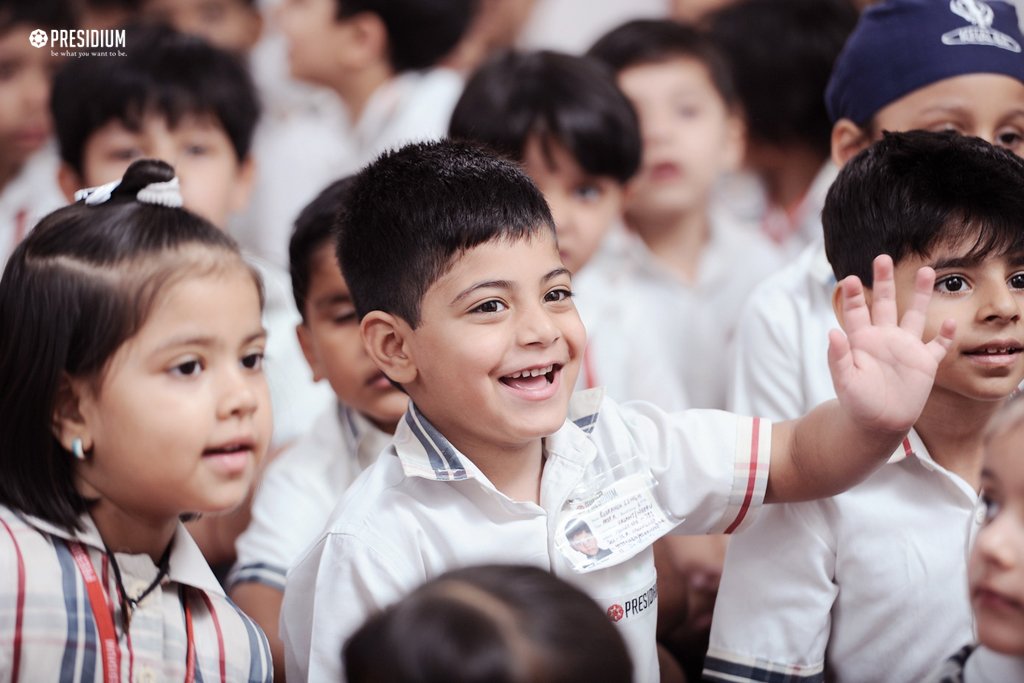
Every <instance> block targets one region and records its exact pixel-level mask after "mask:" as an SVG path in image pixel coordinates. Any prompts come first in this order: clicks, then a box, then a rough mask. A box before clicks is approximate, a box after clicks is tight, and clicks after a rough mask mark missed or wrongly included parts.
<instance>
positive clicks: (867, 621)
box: [705, 131, 1024, 682]
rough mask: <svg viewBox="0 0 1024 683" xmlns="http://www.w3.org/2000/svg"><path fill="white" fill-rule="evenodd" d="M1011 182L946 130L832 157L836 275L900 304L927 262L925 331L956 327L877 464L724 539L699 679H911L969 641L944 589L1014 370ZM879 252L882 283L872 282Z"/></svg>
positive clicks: (1022, 298) (988, 151)
mask: <svg viewBox="0 0 1024 683" xmlns="http://www.w3.org/2000/svg"><path fill="white" fill-rule="evenodd" d="M1021 187H1024V161H1022V160H1021V159H1020V158H1019V157H1017V156H1015V155H1013V154H1011V153H1010V152H1008V151H1006V150H1003V149H999V148H997V147H993V146H992V145H990V144H989V143H987V142H985V141H984V140H981V139H979V138H973V137H962V136H959V135H957V134H955V133H952V132H946V133H931V132H926V131H911V132H907V133H888V134H886V136H885V137H884V138H883V139H882V140H881V141H879V142H877V143H875V144H874V145H873V146H871V147H870V148H868V149H867V150H865V151H864V152H861V153H860V154H859V155H858V156H856V157H855V158H854V159H852V160H851V161H850V162H849V163H848V164H847V165H846V166H844V167H843V170H842V171H841V172H840V174H839V176H838V177H837V179H836V181H835V183H834V184H833V185H832V188H831V189H830V190H829V194H828V197H827V199H826V201H825V209H824V212H823V214H822V221H823V223H824V228H825V248H826V250H827V252H828V256H829V261H830V262H831V263H832V267H833V268H834V269H835V274H836V277H837V278H845V277H847V276H849V275H851V274H853V275H857V276H859V277H860V278H861V280H862V281H863V282H865V284H866V286H867V287H868V288H869V289H868V293H867V296H868V297H869V298H871V297H875V298H877V297H878V296H879V295H881V294H883V293H886V294H891V293H893V291H894V293H895V298H896V305H897V306H898V307H899V309H901V310H906V308H905V307H906V306H908V305H911V302H912V301H913V300H914V299H915V298H916V297H917V296H918V294H916V293H915V292H914V285H915V279H914V278H915V275H914V274H915V273H916V272H917V270H918V269H919V268H921V267H922V266H925V265H927V266H931V267H932V268H934V269H935V273H936V280H935V296H934V297H933V298H932V301H931V304H930V305H929V307H928V310H927V312H926V313H925V319H924V323H925V330H926V334H928V333H930V332H932V331H934V330H935V329H937V327H938V325H939V322H940V321H941V320H944V319H949V318H953V319H955V320H956V321H957V339H956V342H955V344H954V346H953V348H952V349H950V352H949V354H947V355H946V357H945V359H944V360H943V361H942V362H941V363H940V365H939V370H938V373H937V374H936V377H935V385H934V387H933V388H932V391H931V396H930V397H929V399H928V402H927V403H926V404H925V407H924V410H923V411H922V413H921V416H920V417H919V419H918V420H917V422H916V424H915V425H914V429H913V430H912V431H911V432H910V435H909V436H908V437H907V439H905V440H904V442H903V444H902V446H900V448H898V449H896V451H895V453H894V454H893V456H892V457H891V458H890V459H889V462H888V463H886V464H885V465H883V466H882V467H881V468H880V469H879V470H878V471H876V472H874V473H873V474H871V475H870V476H869V477H868V478H867V479H865V480H864V481H863V482H861V483H859V484H857V485H856V486H854V487H853V488H851V489H850V490H849V491H846V492H845V493H842V494H839V495H837V496H835V497H834V498H830V499H827V500H820V501H812V502H805V503H794V504H788V505H779V506H774V507H773V508H771V509H769V510H765V511H764V514H762V515H761V516H760V517H759V518H758V520H757V521H756V522H755V523H754V524H753V525H752V526H751V527H750V529H749V531H748V532H747V533H744V534H740V535H737V536H736V537H734V538H733V539H732V541H731V543H730V545H729V553H728V556H727V557H726V563H725V571H724V574H723V576H722V585H721V589H720V591H719V594H718V601H717V603H716V605H715V614H714V621H713V622H712V631H711V645H710V648H709V650H708V657H707V663H706V669H705V678H706V679H709V680H715V681H737V680H744V681H762V680H765V679H766V678H769V677H772V676H788V677H790V678H791V679H793V680H807V681H810V680H822V677H823V676H824V677H825V678H828V679H829V680H835V681H840V682H843V681H864V682H867V681H882V680H893V681H919V680H923V678H924V676H925V675H927V674H928V672H929V671H930V670H931V669H932V668H933V667H934V665H935V662H936V661H937V660H938V659H939V658H940V657H942V656H944V655H946V654H948V653H949V652H951V651H953V650H955V649H956V647H958V646H959V645H960V644H962V643H964V642H967V641H969V640H970V638H971V614H970V606H969V605H968V603H967V601H966V600H964V599H963V596H962V594H961V592H960V591H958V590H957V588H958V587H959V586H963V585H964V582H965V581H966V578H965V573H966V563H965V562H964V555H963V549H964V548H966V547H967V544H968V540H969V536H970V535H972V534H973V533H974V532H975V531H976V530H977V527H978V526H979V525H980V521H981V519H980V518H977V519H975V517H974V509H975V504H976V502H977V498H978V496H977V489H978V486H979V483H980V471H981V456H982V451H983V439H982V430H981V429H979V425H984V424H985V423H986V422H987V421H988V420H989V418H990V417H991V416H992V415H993V414H994V413H995V412H996V411H997V410H998V409H999V407H1000V405H1001V404H1002V403H1003V401H1004V400H1005V399H1006V398H1007V397H1009V396H1010V394H1011V393H1012V392H1013V391H1014V390H1015V389H1016V387H1017V385H1018V384H1019V383H1020V382H1021V380H1024V321H1022V319H1021V315H1022V312H1024V269H1022V264H1024V231H1022V230H1021V229H1020V227H1021V223H1020V221H1021V216H1024V193H1022V192H1021ZM879 252H883V253H887V254H891V255H892V258H893V261H894V262H895V273H896V276H895V286H893V284H892V283H875V284H874V285H872V283H871V280H870V277H871V260H872V254H876V253H879ZM839 296H840V293H839V291H838V290H837V292H836V294H835V295H834V298H833V301H835V302H836V303H835V305H836V314H837V317H838V318H839V321H840V324H842V325H843V326H844V327H845V326H848V325H849V324H850V323H851V322H852V320H851V318H850V316H849V314H846V313H844V312H843V311H841V310H839V305H838V297H839ZM972 521H974V522H975V523H974V525H973V526H972ZM769 575H770V576H771V579H772V581H771V586H770V588H766V587H765V586H764V585H763V584H761V583H759V581H760V580H761V579H763V577H765V576H769ZM922 635H925V637H922Z"/></svg>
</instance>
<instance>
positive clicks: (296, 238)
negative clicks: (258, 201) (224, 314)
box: [288, 176, 354, 321]
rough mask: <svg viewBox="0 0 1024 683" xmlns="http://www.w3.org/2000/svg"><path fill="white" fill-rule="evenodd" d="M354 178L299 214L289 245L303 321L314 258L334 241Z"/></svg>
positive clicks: (333, 186) (326, 190)
mask: <svg viewBox="0 0 1024 683" xmlns="http://www.w3.org/2000/svg"><path fill="white" fill-rule="evenodd" d="M353 180H354V178H353V177H352V176H348V177H345V178H342V179H341V180H335V181H334V182H333V183H331V184H330V185H328V186H327V187H325V188H324V189H323V191H321V192H320V194H318V195H317V196H316V197H315V198H314V199H313V201H311V202H310V203H309V204H307V205H306V206H305V207H304V208H303V209H302V211H300V212H299V216H298V218H296V219H295V229H294V230H293V231H292V237H291V240H290V241H289V242H288V270H289V272H290V274H291V277H292V296H294V297H295V305H296V306H297V307H298V309H299V315H301V316H302V320H303V321H305V320H306V297H307V296H309V284H310V283H309V280H310V272H311V270H312V268H313V255H314V254H315V253H316V252H317V251H319V250H320V248H321V247H322V246H323V245H324V244H326V243H328V242H333V240H334V232H333V231H334V223H335V221H336V220H337V218H338V212H339V211H340V210H341V207H343V206H344V205H345V200H346V197H347V195H348V192H349V189H350V188H351V187H352V182H353Z"/></svg>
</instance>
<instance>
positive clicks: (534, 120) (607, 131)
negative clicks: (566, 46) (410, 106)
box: [448, 51, 642, 183]
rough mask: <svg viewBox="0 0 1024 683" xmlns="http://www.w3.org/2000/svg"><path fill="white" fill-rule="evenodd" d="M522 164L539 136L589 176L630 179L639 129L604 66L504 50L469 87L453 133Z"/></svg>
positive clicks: (551, 54)
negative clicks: (564, 151)
mask: <svg viewBox="0 0 1024 683" xmlns="http://www.w3.org/2000/svg"><path fill="white" fill-rule="evenodd" d="M448 133H449V135H451V136H452V137H453V138H459V139H463V140H472V141H474V142H479V143H481V144H484V145H487V146H488V147H490V148H491V149H494V150H496V151H497V152H500V153H501V154H504V155H506V156H508V157H509V158H511V159H515V160H516V161H522V160H523V154H524V150H525V148H526V143H527V140H528V139H529V138H530V137H532V136H537V137H538V138H539V141H540V143H541V146H542V149H544V150H545V151H548V149H549V148H548V144H549V142H550V141H556V142H558V143H560V144H561V145H563V146H564V147H565V148H566V149H568V150H569V152H570V154H572V156H573V158H574V159H575V160H576V162H577V163H578V164H579V165H580V167H581V168H583V170H584V171H586V172H587V173H590V174H591V175H595V176H607V177H611V178H615V179H616V180H618V181H619V182H620V183H625V182H626V181H627V180H629V179H630V178H631V177H632V176H633V175H634V174H635V173H636V171H637V169H638V168H639V167H640V155H641V147H642V145H641V141H640V125H639V123H638V121H637V117H636V112H635V111H634V110H633V106H632V105H631V104H630V102H629V99H628V98H626V96H625V95H624V94H623V93H622V91H621V90H619V88H618V86H617V85H616V84H615V78H614V76H613V75H612V73H611V72H610V71H609V70H608V69H607V68H606V67H604V66H603V65H602V64H599V63H597V62H596V61H594V60H590V59H587V58H585V57H577V56H574V55H567V54H561V53H558V52H549V51H540V52H526V53H518V52H504V53H499V54H497V55H495V56H494V57H492V58H491V59H490V60H488V61H487V62H486V63H485V64H484V65H482V66H481V67H480V68H479V69H477V71H476V72H475V73H474V74H473V76H472V77H471V78H470V79H469V81H468V82H467V83H466V88H465V90H463V92H462V96H461V97H460V98H459V101H458V103H457V104H456V105H455V110H454V111H453V112H452V119H451V124H450V126H449V129H448Z"/></svg>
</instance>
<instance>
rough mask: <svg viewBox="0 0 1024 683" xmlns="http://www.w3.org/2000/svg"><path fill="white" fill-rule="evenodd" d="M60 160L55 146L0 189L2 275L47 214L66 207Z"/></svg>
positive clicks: (45, 149) (39, 154) (44, 150)
mask: <svg viewBox="0 0 1024 683" xmlns="http://www.w3.org/2000/svg"><path fill="white" fill-rule="evenodd" d="M59 166H60V159H59V158H58V156H57V151H56V148H55V146H54V145H53V144H48V145H46V146H45V147H43V148H42V149H40V150H39V151H38V152H36V153H35V154H33V155H32V156H31V157H29V158H28V159H27V160H26V161H25V164H24V165H23V166H22V167H21V170H20V171H18V174H17V175H16V176H14V177H13V178H11V180H10V181H9V182H8V183H7V184H6V185H4V186H3V188H0V271H2V270H3V267H4V265H5V264H6V263H7V259H9V258H10V257H11V253H12V252H13V251H14V248H15V247H17V246H18V244H19V243H20V242H21V240H23V239H24V238H25V235H27V234H28V233H29V231H30V230H32V228H34V227H35V226H36V223H38V222H39V220H40V219H41V218H42V217H43V216H45V215H46V214H48V213H50V212H51V211H54V210H56V209H59V208H60V207H62V206H64V205H65V204H67V198H65V197H64V193H63V192H61V189H60V185H59V184H58V183H57V169H58V168H59Z"/></svg>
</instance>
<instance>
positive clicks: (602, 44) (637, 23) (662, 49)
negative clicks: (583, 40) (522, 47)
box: [587, 19, 736, 109]
mask: <svg viewBox="0 0 1024 683" xmlns="http://www.w3.org/2000/svg"><path fill="white" fill-rule="evenodd" d="M587 54H588V55H590V56H591V57H593V58H595V59H599V60H601V61H602V62H604V63H605V64H607V65H608V66H610V67H611V68H612V69H614V71H615V73H620V72H621V71H624V70H625V69H628V68H630V67H632V66H643V65H647V64H658V63H661V62H666V61H669V60H671V59H678V58H686V59H693V60H695V61H697V62H699V63H700V64H703V65H704V68H705V69H707V71H708V76H709V77H710V78H711V84H712V85H713V86H714V88H715V90H716V91H718V94H719V96H721V98H722V100H723V101H724V102H725V104H726V106H727V107H728V108H730V109H731V108H733V107H734V106H735V105H736V85H735V84H734V82H733V77H732V72H731V71H730V68H729V64H728V62H727V61H726V59H725V57H724V56H723V55H722V53H721V51H720V50H719V49H718V46H717V45H716V44H715V43H714V42H713V41H712V40H711V39H710V38H708V36H707V35H706V34H705V33H703V32H702V31H700V30H698V29H697V28H695V27H693V26H690V25H687V24H682V23H679V22H677V21H672V20H670V19H636V20H633V21H628V22H626V23H625V24H623V25H622V26H619V27H618V28H614V29H612V30H611V31H609V32H608V33H606V34H604V35H603V36H601V37H600V38H599V39H598V40H597V42H596V43H594V45H593V46H592V47H591V48H590V50H588V51H587Z"/></svg>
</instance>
